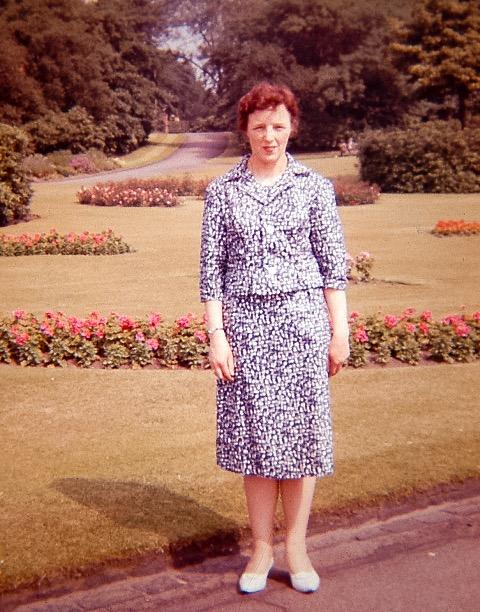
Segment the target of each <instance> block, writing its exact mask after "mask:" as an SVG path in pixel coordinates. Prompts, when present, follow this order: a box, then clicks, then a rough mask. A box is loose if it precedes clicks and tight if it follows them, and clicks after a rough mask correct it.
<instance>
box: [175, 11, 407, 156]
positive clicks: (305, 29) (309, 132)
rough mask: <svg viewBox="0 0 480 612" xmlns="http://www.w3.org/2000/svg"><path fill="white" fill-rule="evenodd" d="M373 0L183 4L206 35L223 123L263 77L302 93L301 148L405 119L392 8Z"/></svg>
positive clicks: (204, 46) (208, 67)
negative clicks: (392, 55)
mask: <svg viewBox="0 0 480 612" xmlns="http://www.w3.org/2000/svg"><path fill="white" fill-rule="evenodd" d="M370 4H371V3H367V2H357V3H355V4H354V5H351V4H348V5H347V3H344V2H340V1H334V0H328V1H324V2H319V1H318V0H223V1H221V2H218V1H215V0H199V1H197V0H195V2H193V1H188V0H184V1H183V2H180V5H181V7H182V8H183V19H184V21H185V22H186V23H188V24H189V26H190V27H191V28H192V29H193V31H194V32H195V33H196V34H197V35H198V36H199V37H200V38H201V40H202V43H201V53H202V54H203V58H204V63H203V70H204V72H205V74H206V76H207V79H208V80H209V82H210V83H211V84H212V86H213V87H214V88H215V90H216V92H217V94H218V98H219V106H218V112H217V117H218V121H222V120H223V122H224V123H223V125H224V126H229V127H231V126H232V125H233V115H234V110H235V106H236V103H237V101H238V99H239V97H240V96H241V95H242V94H243V93H245V91H246V90H247V89H248V88H249V87H250V86H251V85H252V84H253V83H255V82H257V81H259V80H262V79H267V80H274V81H279V82H283V83H285V84H287V85H289V86H290V87H291V88H292V89H293V90H294V91H295V92H296V93H297V94H298V95H299V98H300V100H301V105H302V114H303V118H304V121H303V122H302V124H301V129H300V132H299V135H298V137H297V139H296V145H297V147H302V148H330V147H332V145H333V144H334V143H335V142H336V141H338V140H339V139H340V138H344V137H346V136H348V135H349V134H352V133H353V132H358V131H361V130H362V129H364V128H366V127H368V126H370V127H382V126H386V125H390V124H391V123H392V122H396V121H399V120H400V118H401V115H402V113H403V112H404V110H405V106H406V89H405V87H404V84H403V81H402V77H401V75H400V74H399V72H398V71H397V70H396V69H395V68H394V67H393V66H392V65H391V63H390V62H389V59H388V53H387V51H388V45H389V44H390V42H391V40H390V36H391V32H390V27H389V22H388V20H387V13H386V11H387V9H382V10H372V8H371V6H370ZM393 5H394V8H395V10H397V9H398V8H399V4H398V3H393ZM404 5H406V6H407V8H408V6H409V5H411V2H406V3H404ZM397 14H398V13H397ZM405 15H406V16H408V11H407V12H406V13H405Z"/></svg>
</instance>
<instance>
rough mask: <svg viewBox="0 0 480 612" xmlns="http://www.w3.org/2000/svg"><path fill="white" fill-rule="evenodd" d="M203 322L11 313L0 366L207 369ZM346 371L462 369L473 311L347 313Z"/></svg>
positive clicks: (472, 343)
mask: <svg viewBox="0 0 480 612" xmlns="http://www.w3.org/2000/svg"><path fill="white" fill-rule="evenodd" d="M205 323H206V319H205V316H199V315H194V314H192V313H187V314H185V315H183V316H181V317H179V318H177V319H176V320H175V321H174V322H173V323H170V324H166V323H165V322H164V321H163V318H162V316H161V315H160V314H158V313H152V314H150V315H148V316H147V317H145V318H142V319H138V318H137V319H136V318H132V317H128V316H126V315H120V314H118V313H114V312H113V313H110V314H109V315H108V316H100V314H99V313H98V312H92V313H90V315H89V316H88V317H86V318H84V319H82V318H78V317H74V316H67V315H65V314H64V313H63V312H53V311H47V312H45V313H44V315H43V317H40V318H37V317H36V316H34V315H33V314H31V313H27V312H25V311H23V310H16V311H15V312H13V313H12V315H11V316H6V317H3V318H0V362H4V363H10V364H20V365H23V366H50V367H53V366H66V365H75V366H80V367H87V368H88V367H104V368H119V367H127V368H130V367H133V368H141V367H145V366H149V367H186V368H192V367H208V338H207V334H206V327H205ZM349 323H350V347H351V354H350V358H349V361H348V364H349V365H351V366H353V367H355V368H357V367H361V366H364V365H367V364H368V363H372V362H373V363H379V364H386V363H388V362H389V361H390V360H391V359H392V358H395V359H397V360H399V361H401V362H404V363H408V364H412V365H414V364H417V363H419V362H420V361H421V360H422V359H423V360H426V359H428V360H433V361H437V362H448V363H452V362H468V361H473V360H475V359H478V358H479V355H480V311H478V312H474V313H473V314H471V315H466V314H454V315H448V316H446V317H443V318H442V319H441V320H439V321H434V320H433V319H432V315H431V313H430V312H429V311H424V312H422V313H421V314H420V315H415V311H414V309H413V308H408V309H406V310H405V311H404V312H403V313H401V315H399V316H397V315H393V314H386V315H383V314H380V313H377V314H374V315H371V316H363V315H361V314H360V313H358V312H352V313H351V315H350V318H349Z"/></svg>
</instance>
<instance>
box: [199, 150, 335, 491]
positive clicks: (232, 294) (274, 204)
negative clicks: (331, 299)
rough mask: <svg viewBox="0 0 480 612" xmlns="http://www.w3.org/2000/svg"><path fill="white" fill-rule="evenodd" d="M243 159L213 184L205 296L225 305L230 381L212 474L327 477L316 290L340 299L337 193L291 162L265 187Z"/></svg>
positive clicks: (220, 401)
mask: <svg viewBox="0 0 480 612" xmlns="http://www.w3.org/2000/svg"><path fill="white" fill-rule="evenodd" d="M248 157H249V156H248V155H247V156H245V157H244V158H243V159H242V160H241V161H240V163H239V164H237V166H235V167H234V168H233V169H232V170H230V171H229V172H227V173H226V174H225V175H223V176H222V177H220V178H218V179H216V180H215V181H213V182H212V183H210V185H209V187H208V189H207V192H206V196H205V207H204V213H203V222H202V236H201V250H200V298H201V301H202V302H205V301H207V300H220V301H221V302H222V311H223V321H224V328H225V334H226V336H227V339H228V341H229V343H230V346H231V348H232V353H233V357H234V363H235V372H234V381H233V382H230V381H222V380H217V383H216V384H217V390H216V400H217V447H216V456H217V464H218V465H219V466H220V467H221V468H223V469H226V470H229V471H233V472H238V473H241V474H244V475H258V476H264V477H269V478H276V479H286V478H301V477H303V476H316V477H322V476H326V475H329V474H332V473H333V448H332V426H331V412H330V391H329V379H328V370H327V368H328V348H329V344H330V340H331V328H330V323H329V313H328V308H327V304H326V301H325V297H324V293H323V288H324V287H331V288H334V289H345V288H346V286H347V279H346V251H345V241H344V234H343V228H342V226H341V222H340V218H339V216H338V212H337V208H336V200H335V193H334V190H333V186H332V184H331V183H330V181H328V180H327V179H325V178H323V177H322V176H320V175H319V174H317V173H316V172H314V171H313V170H311V169H309V168H307V167H305V166H303V165H302V164H300V163H299V162H297V161H296V160H295V159H294V158H293V157H292V156H291V155H290V154H287V157H288V165H287V169H286V170H285V172H284V173H283V174H282V175H281V177H279V179H278V180H277V181H276V182H275V183H274V184H273V185H271V186H264V185H261V184H260V183H258V182H257V181H256V179H255V177H254V176H253V175H252V174H251V172H250V171H249V169H248V165H247V163H248Z"/></svg>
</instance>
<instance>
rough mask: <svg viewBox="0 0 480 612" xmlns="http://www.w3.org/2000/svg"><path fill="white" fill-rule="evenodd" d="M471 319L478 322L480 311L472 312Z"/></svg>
mask: <svg viewBox="0 0 480 612" xmlns="http://www.w3.org/2000/svg"><path fill="white" fill-rule="evenodd" d="M472 317H473V318H474V319H475V321H480V310H477V311H476V312H474V313H473V314H472Z"/></svg>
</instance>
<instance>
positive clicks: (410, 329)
mask: <svg viewBox="0 0 480 612" xmlns="http://www.w3.org/2000/svg"><path fill="white" fill-rule="evenodd" d="M405 329H406V330H407V332H408V333H409V334H414V333H415V330H416V329H417V328H416V326H415V325H414V324H413V323H407V324H406V325H405Z"/></svg>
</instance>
